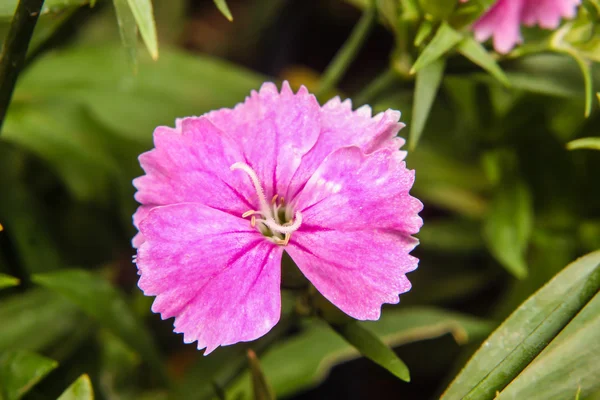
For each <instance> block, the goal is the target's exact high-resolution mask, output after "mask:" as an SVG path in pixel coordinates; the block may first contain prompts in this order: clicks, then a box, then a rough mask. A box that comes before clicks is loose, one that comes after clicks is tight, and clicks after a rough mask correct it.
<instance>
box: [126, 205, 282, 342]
mask: <svg viewBox="0 0 600 400" xmlns="http://www.w3.org/2000/svg"><path fill="white" fill-rule="evenodd" d="M140 231H141V233H142V234H143V235H144V238H145V241H144V243H143V244H142V245H141V247H140V248H139V249H138V255H137V260H136V263H137V266H138V269H139V274H140V275H141V277H140V280H139V283H138V285H139V287H140V288H141V289H142V290H143V291H144V294H146V295H149V296H156V300H155V301H154V304H153V306H152V310H153V311H154V312H158V313H160V314H161V316H162V318H163V319H166V318H171V317H175V324H174V326H175V331H176V332H178V333H183V335H184V341H185V342H186V343H192V342H194V341H198V349H202V348H206V351H205V354H208V353H210V352H212V351H213V350H214V349H215V348H216V347H218V346H222V345H229V344H233V343H237V342H241V341H250V340H254V339H256V338H258V337H260V336H262V335H264V334H265V333H267V332H268V331H269V330H270V329H271V328H272V327H273V326H274V325H275V324H276V323H277V321H278V320H279V316H280V311H281V304H280V265H281V255H282V249H281V247H279V246H276V245H274V244H273V243H271V242H269V241H267V240H265V238H264V237H263V236H262V235H261V234H260V233H258V232H257V231H256V229H254V228H252V227H250V225H249V224H248V221H247V220H243V219H241V218H238V217H235V216H232V215H230V214H228V213H225V212H222V211H219V210H215V209H212V208H210V207H207V206H205V205H202V204H197V203H182V204H176V205H169V206H164V207H156V208H154V209H153V210H151V211H150V212H149V213H148V215H147V216H146V217H145V218H144V220H143V221H142V222H141V223H140Z"/></svg>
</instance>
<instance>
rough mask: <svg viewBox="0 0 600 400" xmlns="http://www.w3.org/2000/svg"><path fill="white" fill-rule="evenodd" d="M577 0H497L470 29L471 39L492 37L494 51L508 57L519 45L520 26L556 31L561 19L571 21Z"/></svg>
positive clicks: (482, 40)
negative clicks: (506, 54)
mask: <svg viewBox="0 0 600 400" xmlns="http://www.w3.org/2000/svg"><path fill="white" fill-rule="evenodd" d="M579 3H580V0H498V1H497V2H496V3H495V4H494V5H493V6H492V8H490V9H489V10H488V11H487V12H486V13H485V14H484V15H483V16H482V17H481V18H480V19H479V20H478V21H477V22H476V23H475V25H474V26H473V31H474V32H475V38H476V39H477V40H478V41H480V42H484V41H486V40H487V39H489V38H490V37H491V36H493V37H494V48H495V49H496V51H497V52H499V53H508V52H509V51H510V50H511V49H512V48H513V47H514V46H515V45H516V44H517V43H521V40H522V39H521V30H520V25H521V24H525V25H527V26H533V25H536V24H537V25H539V26H540V27H541V28H544V29H556V28H557V27H558V25H559V24H560V20H561V18H573V17H574V16H575V14H576V13H577V6H578V5H579Z"/></svg>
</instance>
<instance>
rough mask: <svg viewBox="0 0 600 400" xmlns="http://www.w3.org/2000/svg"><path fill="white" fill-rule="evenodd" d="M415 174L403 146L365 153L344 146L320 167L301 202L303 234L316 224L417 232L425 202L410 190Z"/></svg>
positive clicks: (343, 227) (352, 228)
mask: <svg viewBox="0 0 600 400" xmlns="http://www.w3.org/2000/svg"><path fill="white" fill-rule="evenodd" d="M414 177H415V174H414V171H410V170H408V169H407V168H406V163H405V162H404V161H402V155H401V154H400V152H399V151H397V150H389V149H382V150H378V151H376V152H375V153H371V154H369V155H365V154H364V153H363V152H362V151H361V150H360V149H359V148H358V147H346V148H342V149H339V150H337V151H336V152H334V153H333V154H331V155H330V156H329V157H327V159H326V160H325V161H324V162H323V163H322V164H321V166H320V167H319V169H317V171H315V173H314V175H313V176H312V177H311V178H310V180H309V181H308V183H307V184H306V186H305V187H304V189H303V190H302V193H301V194H300V195H299V196H298V199H297V200H296V204H295V208H296V209H297V210H300V211H301V212H302V216H303V220H304V223H303V226H302V227H301V228H300V231H298V234H299V233H300V232H301V231H302V230H303V229H306V228H307V227H312V226H316V227H319V228H327V229H333V230H338V231H348V230H372V229H394V230H396V231H399V232H404V233H406V234H414V233H417V232H418V231H419V228H420V227H421V225H422V224H423V221H422V220H421V218H420V217H419V216H418V213H419V212H420V211H421V210H422V209H423V204H422V203H421V202H420V201H419V200H417V199H416V198H414V197H412V196H411V195H410V194H409V191H410V189H411V187H412V185H413V182H414Z"/></svg>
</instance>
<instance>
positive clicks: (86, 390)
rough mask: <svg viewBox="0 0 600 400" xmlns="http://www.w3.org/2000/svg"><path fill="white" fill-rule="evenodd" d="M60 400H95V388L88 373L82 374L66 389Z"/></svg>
mask: <svg viewBox="0 0 600 400" xmlns="http://www.w3.org/2000/svg"><path fill="white" fill-rule="evenodd" d="M58 400H94V389H92V382H91V381H90V377H89V376H87V374H83V375H81V376H80V377H79V378H77V380H76V381H75V382H73V383H72V384H71V386H69V387H68V388H67V390H65V391H64V392H63V393H62V394H61V395H60V397H59V398H58Z"/></svg>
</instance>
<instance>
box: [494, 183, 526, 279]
mask: <svg viewBox="0 0 600 400" xmlns="http://www.w3.org/2000/svg"><path fill="white" fill-rule="evenodd" d="M532 225H533V205H532V200H531V194H530V192H529V189H528V188H527V186H525V184H524V183H522V182H520V181H518V180H514V181H513V182H508V183H506V184H503V185H501V186H500V187H498V189H497V190H496V194H495V196H494V199H493V201H492V204H491V206H490V209H489V211H488V215H487V217H486V219H485V221H484V225H483V233H484V239H485V240H486V243H487V245H488V248H489V249H490V252H491V253H492V255H493V256H494V257H495V258H496V259H497V260H498V262H500V263H501V264H502V265H503V266H504V267H505V268H506V269H507V270H508V271H509V272H510V273H511V274H513V275H514V276H515V277H517V278H524V277H525V276H527V264H526V262H525V251H526V250H527V244H528V242H529V237H530V235H531V227H532Z"/></svg>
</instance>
